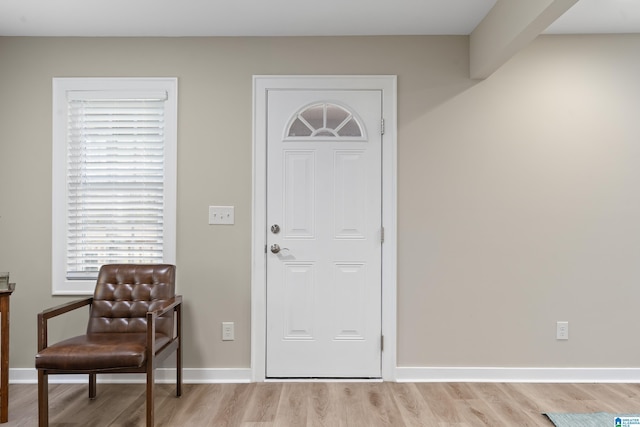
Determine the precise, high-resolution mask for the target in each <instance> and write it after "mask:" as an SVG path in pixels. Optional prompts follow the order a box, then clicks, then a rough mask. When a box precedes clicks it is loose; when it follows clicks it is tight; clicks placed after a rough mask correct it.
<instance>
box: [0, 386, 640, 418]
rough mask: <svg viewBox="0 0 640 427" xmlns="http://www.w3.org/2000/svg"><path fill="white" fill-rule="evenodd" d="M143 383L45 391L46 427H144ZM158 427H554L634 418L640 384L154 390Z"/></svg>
mask: <svg viewBox="0 0 640 427" xmlns="http://www.w3.org/2000/svg"><path fill="white" fill-rule="evenodd" d="M144 393H145V386H144V385H143V384H99V385H98V397H97V398H96V399H95V400H89V399H88V396H87V386H86V385H84V384H83V385H79V384H52V385H51V386H50V396H49V397H50V405H49V406H50V421H51V423H50V426H51V427H85V426H87V425H91V426H92V427H107V426H108V427H116V426H117V427H143V426H144V425H145V395H144ZM155 394H156V412H155V418H156V426H157V427H172V426H181V427H182V426H188V427H190V426H192V427H202V426H205V427H206V426H213V427H227V426H228V427H298V426H300V427H302V426H305V427H316V426H330V427H360V426H363V427H365V426H366V427H378V426H379V427H382V426H393V427H404V426H406V427H417V426H419V427H482V426H492V427H501V426H507V427H511V426H517V427H552V424H551V422H550V421H549V420H548V419H547V418H546V417H545V416H544V415H543V412H599V411H607V412H611V413H614V414H615V413H619V414H623V413H640V385H638V384H512V383H375V382H371V383H366V382H363V383H357V382H351V383H349V382H342V383H340V382H308V383H304V382H301V383H286V382H283V383H244V384H185V385H184V387H183V396H182V397H180V398H176V397H175V385H171V384H157V385H156V388H155ZM9 401H10V404H9V422H8V423H7V424H5V425H6V426H7V427H33V426H35V425H37V413H38V408H37V406H38V405H37V386H36V385H35V384H11V385H10V387H9Z"/></svg>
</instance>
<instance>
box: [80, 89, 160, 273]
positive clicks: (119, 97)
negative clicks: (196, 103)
mask: <svg viewBox="0 0 640 427" xmlns="http://www.w3.org/2000/svg"><path fill="white" fill-rule="evenodd" d="M105 95H108V96H105ZM68 96H69V106H68V108H69V115H68V118H69V128H68V133H67V134H68V138H69V139H68V144H67V147H68V153H67V155H68V157H67V158H68V162H69V165H68V168H67V170H68V176H67V185H68V188H67V197H68V200H67V206H68V224H67V227H68V229H67V239H68V244H67V278H68V279H90V278H94V277H96V275H97V272H98V270H99V269H100V266H101V265H103V264H109V263H160V262H162V260H163V254H162V249H163V212H164V192H163V186H164V179H163V177H164V173H163V171H164V144H163V142H164V101H165V100H166V95H165V94H153V93H150V94H143V93H138V94H133V93H130V94H127V93H116V92H110V93H108V94H104V93H99V92H69V94H68Z"/></svg>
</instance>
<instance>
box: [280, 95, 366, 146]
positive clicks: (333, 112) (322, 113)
mask: <svg viewBox="0 0 640 427" xmlns="http://www.w3.org/2000/svg"><path fill="white" fill-rule="evenodd" d="M286 136H287V137H288V138H300V137H303V138H305V137H306V138H316V137H318V138H349V139H353V138H362V137H363V136H364V131H363V127H362V126H361V125H360V122H359V121H358V119H357V118H356V117H355V114H353V113H352V112H351V111H349V110H348V109H347V108H345V107H342V106H340V105H337V104H334V103H330V102H321V103H316V104H311V105H308V106H306V107H304V108H302V109H301V110H300V111H298V112H297V113H296V114H294V116H293V117H292V119H291V121H290V124H289V127H288V129H287V133H286Z"/></svg>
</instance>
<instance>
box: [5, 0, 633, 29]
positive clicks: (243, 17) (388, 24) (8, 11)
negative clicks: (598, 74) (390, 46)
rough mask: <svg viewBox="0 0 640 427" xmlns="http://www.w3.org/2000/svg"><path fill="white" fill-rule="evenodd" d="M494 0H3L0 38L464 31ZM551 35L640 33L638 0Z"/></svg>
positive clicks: (581, 6) (610, 0) (591, 12)
mask: <svg viewBox="0 0 640 427" xmlns="http://www.w3.org/2000/svg"><path fill="white" fill-rule="evenodd" d="M512 1H515V0H512ZM520 1H529V0H520ZM494 4H495V0H323V1H321V2H318V1H313V0H108V1H105V0H101V1H97V0H0V36H311V35H315V36H327V35H445V34H464V35H466V34H470V33H471V31H473V29H474V28H475V27H476V25H477V24H478V23H479V22H480V21H481V20H482V18H484V16H485V15H486V14H487V12H488V11H489V10H490V9H491V8H492V7H493V5H494ZM545 33H547V34H590V33H640V0H579V1H578V3H576V5H574V6H573V7H572V8H571V9H569V11H568V12H566V13H565V14H564V15H563V16H562V17H560V18H559V19H558V20H557V21H556V22H555V23H553V24H552V25H551V26H550V27H549V28H548V29H547V31H546V32H545Z"/></svg>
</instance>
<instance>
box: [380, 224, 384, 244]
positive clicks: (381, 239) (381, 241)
mask: <svg viewBox="0 0 640 427" xmlns="http://www.w3.org/2000/svg"><path fill="white" fill-rule="evenodd" d="M380 243H384V227H380Z"/></svg>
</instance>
